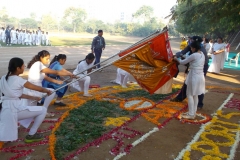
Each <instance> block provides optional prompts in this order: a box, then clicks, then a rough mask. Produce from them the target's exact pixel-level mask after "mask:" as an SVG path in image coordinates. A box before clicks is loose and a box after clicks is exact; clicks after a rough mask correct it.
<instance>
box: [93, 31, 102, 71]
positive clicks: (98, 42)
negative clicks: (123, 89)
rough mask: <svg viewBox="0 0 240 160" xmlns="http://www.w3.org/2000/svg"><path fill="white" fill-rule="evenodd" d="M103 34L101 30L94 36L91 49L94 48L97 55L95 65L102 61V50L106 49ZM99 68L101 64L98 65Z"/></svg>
mask: <svg viewBox="0 0 240 160" xmlns="http://www.w3.org/2000/svg"><path fill="white" fill-rule="evenodd" d="M102 35H103V31H102V30H99V31H98V36H96V37H94V38H93V41H92V48H91V49H92V53H94V54H95V57H96V60H95V63H94V65H95V64H98V63H100V59H101V56H102V51H103V50H104V49H105V40H104V38H103V37H102ZM97 68H100V64H98V65H97Z"/></svg>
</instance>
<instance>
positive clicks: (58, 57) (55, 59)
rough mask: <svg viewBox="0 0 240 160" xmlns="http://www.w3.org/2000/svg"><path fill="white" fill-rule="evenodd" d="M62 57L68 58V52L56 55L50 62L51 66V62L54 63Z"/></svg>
mask: <svg viewBox="0 0 240 160" xmlns="http://www.w3.org/2000/svg"><path fill="white" fill-rule="evenodd" d="M60 59H67V56H66V54H59V55H57V56H55V57H54V58H53V59H52V61H51V62H50V64H49V66H50V65H51V64H53V63H54V62H56V61H59V60H60Z"/></svg>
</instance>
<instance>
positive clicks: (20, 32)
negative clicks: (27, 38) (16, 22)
mask: <svg viewBox="0 0 240 160" xmlns="http://www.w3.org/2000/svg"><path fill="white" fill-rule="evenodd" d="M21 43H22V30H19V31H18V44H21Z"/></svg>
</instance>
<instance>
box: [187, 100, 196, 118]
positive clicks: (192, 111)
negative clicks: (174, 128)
mask: <svg viewBox="0 0 240 160" xmlns="http://www.w3.org/2000/svg"><path fill="white" fill-rule="evenodd" d="M187 98H188V113H189V115H190V116H195V115H196V112H197V105H198V95H195V96H193V95H187Z"/></svg>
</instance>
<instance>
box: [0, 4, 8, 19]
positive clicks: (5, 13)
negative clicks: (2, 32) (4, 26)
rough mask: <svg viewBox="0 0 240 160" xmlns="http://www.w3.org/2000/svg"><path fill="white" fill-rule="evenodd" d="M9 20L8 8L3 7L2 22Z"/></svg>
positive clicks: (0, 12)
mask: <svg viewBox="0 0 240 160" xmlns="http://www.w3.org/2000/svg"><path fill="white" fill-rule="evenodd" d="M8 18H9V17H8V12H7V9H6V7H2V9H1V10H0V20H1V21H3V22H6V21H7V20H8Z"/></svg>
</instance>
